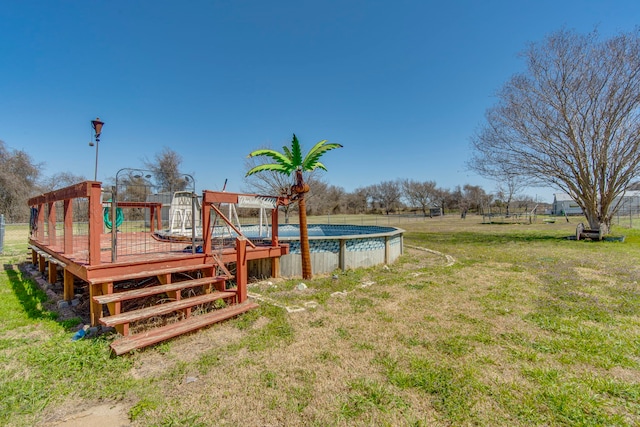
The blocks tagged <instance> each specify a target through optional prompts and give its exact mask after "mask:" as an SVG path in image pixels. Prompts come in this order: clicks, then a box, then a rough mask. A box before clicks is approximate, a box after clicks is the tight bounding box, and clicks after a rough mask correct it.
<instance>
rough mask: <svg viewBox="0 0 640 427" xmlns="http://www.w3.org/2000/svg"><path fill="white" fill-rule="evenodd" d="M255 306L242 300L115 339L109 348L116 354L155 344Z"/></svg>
mask: <svg viewBox="0 0 640 427" xmlns="http://www.w3.org/2000/svg"><path fill="white" fill-rule="evenodd" d="M190 299H192V298H190ZM257 307H258V304H256V303H254V302H244V303H242V304H235V305H231V306H229V307H226V308H221V309H218V310H215V311H212V312H210V313H206V314H202V315H198V316H192V317H189V318H187V319H185V320H182V321H180V322H177V323H173V324H170V325H166V326H162V327H159V328H155V329H152V330H150V331H145V332H141V333H138V334H134V335H129V336H126V337H123V338H120V339H117V340H115V341H113V342H112V343H111V349H112V350H113V351H114V353H115V354H117V355H121V354H124V353H128V352H130V351H132V350H135V349H138V348H142V347H147V346H150V345H153V344H157V343H159V342H162V341H165V340H168V339H169V338H173V337H177V336H178V335H182V334H186V333H188V332H192V331H195V330H197V329H201V328H203V327H205V326H208V325H211V324H213V323H217V322H221V321H223V320H227V319H230V318H232V317H235V316H237V315H239V314H242V313H244V312H246V311H249V310H252V309H254V308H257Z"/></svg>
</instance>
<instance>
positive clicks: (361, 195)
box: [345, 187, 370, 214]
mask: <svg viewBox="0 0 640 427" xmlns="http://www.w3.org/2000/svg"><path fill="white" fill-rule="evenodd" d="M369 193H370V191H369V188H368V187H360V188H356V189H355V190H354V191H353V192H352V193H348V194H346V195H345V198H346V204H347V212H348V213H351V214H360V213H365V212H367V208H368V207H369V199H370V196H369Z"/></svg>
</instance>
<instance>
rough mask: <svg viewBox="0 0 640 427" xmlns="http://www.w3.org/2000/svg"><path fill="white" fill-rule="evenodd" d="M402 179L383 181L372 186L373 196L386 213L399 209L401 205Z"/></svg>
mask: <svg viewBox="0 0 640 427" xmlns="http://www.w3.org/2000/svg"><path fill="white" fill-rule="evenodd" d="M400 187H401V186H400V181H397V180H396V181H383V182H381V183H380V184H376V185H374V186H372V198H373V201H374V202H375V203H377V204H378V205H379V206H380V207H381V208H382V210H384V212H385V214H387V215H389V213H390V212H391V211H392V210H394V209H397V208H399V207H400V206H401V203H400V199H401V198H402V191H401V190H400Z"/></svg>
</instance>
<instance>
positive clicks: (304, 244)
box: [298, 193, 313, 280]
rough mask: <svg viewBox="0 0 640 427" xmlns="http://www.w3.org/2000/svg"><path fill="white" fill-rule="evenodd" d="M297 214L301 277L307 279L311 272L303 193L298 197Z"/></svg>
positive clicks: (311, 274)
mask: <svg viewBox="0 0 640 427" xmlns="http://www.w3.org/2000/svg"><path fill="white" fill-rule="evenodd" d="M298 214H299V216H300V255H301V257H302V278H303V279H305V280H309V279H311V278H312V277H313V273H312V272H311V253H310V251H309V233H308V231H307V204H306V202H305V200H304V193H301V194H300V198H299V199H298Z"/></svg>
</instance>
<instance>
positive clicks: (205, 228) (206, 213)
mask: <svg viewBox="0 0 640 427" xmlns="http://www.w3.org/2000/svg"><path fill="white" fill-rule="evenodd" d="M202 201H203V202H202V248H203V253H204V254H205V255H206V256H207V257H210V256H211V254H212V251H213V250H212V248H211V239H212V236H211V233H212V231H211V205H210V204H209V203H207V202H205V195H203V196H202Z"/></svg>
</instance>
